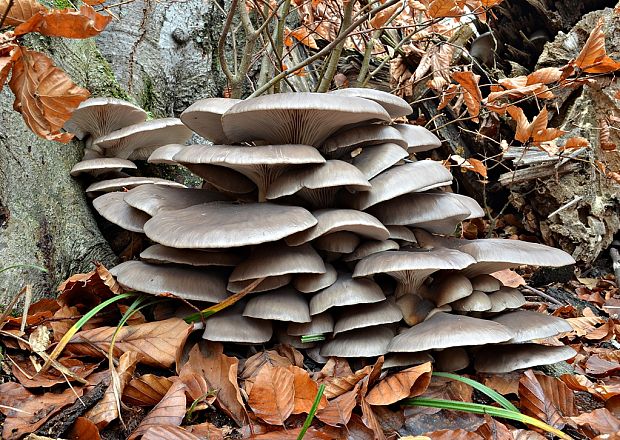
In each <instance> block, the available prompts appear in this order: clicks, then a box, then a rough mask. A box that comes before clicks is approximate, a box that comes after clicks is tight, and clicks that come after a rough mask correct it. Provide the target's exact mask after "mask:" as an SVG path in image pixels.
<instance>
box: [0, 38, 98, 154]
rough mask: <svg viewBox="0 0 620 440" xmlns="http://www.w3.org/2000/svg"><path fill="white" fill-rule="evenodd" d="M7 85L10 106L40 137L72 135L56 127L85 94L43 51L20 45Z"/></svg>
mask: <svg viewBox="0 0 620 440" xmlns="http://www.w3.org/2000/svg"><path fill="white" fill-rule="evenodd" d="M17 52H18V55H17V56H18V58H17V59H16V60H15V64H14V66H13V75H12V77H11V81H10V82H9V86H10V87H11V90H12V91H13V94H14V95H15V102H14V103H13V108H14V109H15V110H16V111H18V112H20V113H21V114H22V116H23V117H24V121H25V122H26V124H27V125H28V127H30V129H31V130H32V131H33V132H34V133H35V134H37V135H38V136H40V137H43V138H46V139H49V140H55V141H60V142H69V140H71V138H72V137H73V135H72V134H69V133H61V132H60V129H61V128H62V126H63V125H64V123H65V122H66V121H67V120H68V119H69V118H70V117H71V113H72V112H73V110H75V108H76V107H77V106H78V105H79V104H80V103H81V102H82V101H84V100H85V99H86V98H88V96H89V92H88V90H86V89H83V88H81V87H78V86H77V85H75V84H74V83H73V81H71V79H70V78H69V77H68V76H67V74H66V73H65V72H63V71H62V70H60V69H59V68H58V67H56V66H55V65H54V63H53V62H52V60H50V59H49V58H48V57H47V56H46V55H43V54H42V53H39V52H35V51H32V50H28V49H25V48H23V47H20V48H18V49H17Z"/></svg>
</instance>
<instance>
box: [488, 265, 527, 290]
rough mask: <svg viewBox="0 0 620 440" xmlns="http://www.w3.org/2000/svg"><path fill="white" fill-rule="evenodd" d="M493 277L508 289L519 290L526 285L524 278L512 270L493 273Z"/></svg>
mask: <svg viewBox="0 0 620 440" xmlns="http://www.w3.org/2000/svg"><path fill="white" fill-rule="evenodd" d="M491 276H493V277H495V278H497V279H498V280H500V282H501V283H502V284H503V285H504V286H507V287H514V288H517V287H519V286H525V284H526V283H525V280H524V279H523V277H522V276H521V275H519V274H518V273H516V272H515V271H514V270H512V269H504V270H500V271H498V272H493V273H492V274H491Z"/></svg>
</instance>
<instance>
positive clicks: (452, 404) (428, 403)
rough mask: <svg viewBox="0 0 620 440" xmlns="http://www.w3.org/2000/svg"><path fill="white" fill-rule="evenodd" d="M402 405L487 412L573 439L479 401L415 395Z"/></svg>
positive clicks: (520, 415) (519, 415)
mask: <svg viewBox="0 0 620 440" xmlns="http://www.w3.org/2000/svg"><path fill="white" fill-rule="evenodd" d="M401 403H402V404H404V405H412V406H425V407H429V408H440V409H449V410H452V411H464V412H468V413H472V414H488V415H490V416H493V417H500V418H503V419H509V420H516V421H517V422H521V423H526V424H528V425H531V426H535V427H537V428H540V429H542V430H544V431H546V432H549V433H551V434H553V435H555V436H557V437H559V438H561V439H563V440H573V438H572V437H570V436H569V435H567V434H564V433H563V432H562V431H560V430H559V429H556V428H554V427H553V426H550V425H547V424H546V423H545V422H542V421H540V420H538V419H535V418H533V417H530V416H526V415H524V414H521V413H516V412H514V411H509V410H507V409H505V408H497V407H495V406H490V405H483V404H480V403H471V402H458V401H454V400H442V399H427V398H424V397H415V398H413V399H405V400H403V401H402V402H401Z"/></svg>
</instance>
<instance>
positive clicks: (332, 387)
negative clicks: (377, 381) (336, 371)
mask: <svg viewBox="0 0 620 440" xmlns="http://www.w3.org/2000/svg"><path fill="white" fill-rule="evenodd" d="M326 365H327V364H326ZM371 370H372V366H370V365H367V366H365V367H364V368H362V369H360V370H357V371H356V372H355V373H351V374H347V375H346V376H340V377H338V376H335V377H329V376H327V377H325V378H324V379H322V380H319V383H323V384H325V397H327V398H328V399H333V398H334V397H338V396H340V395H341V394H344V393H346V392H347V391H350V390H352V389H353V388H354V387H355V385H357V383H358V382H359V381H361V380H362V379H363V378H365V377H366V376H368V375H369V374H370V372H371Z"/></svg>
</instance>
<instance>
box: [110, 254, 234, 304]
mask: <svg viewBox="0 0 620 440" xmlns="http://www.w3.org/2000/svg"><path fill="white" fill-rule="evenodd" d="M110 273H111V274H112V275H114V276H115V277H116V280H117V281H118V283H119V284H120V285H121V286H123V287H124V288H126V289H129V290H137V291H139V292H144V293H151V294H155V295H158V294H162V293H171V294H173V295H176V296H178V297H180V298H183V299H188V300H195V301H207V302H212V303H217V302H220V301H223V300H224V299H226V297H227V293H226V285H225V282H224V278H223V277H222V276H221V275H220V274H219V273H217V272H214V271H209V270H205V269H203V268H200V269H194V268H187V267H179V266H162V265H159V264H148V263H143V262H142V261H126V262H124V263H121V264H119V265H118V266H115V267H113V268H112V269H111V270H110Z"/></svg>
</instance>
